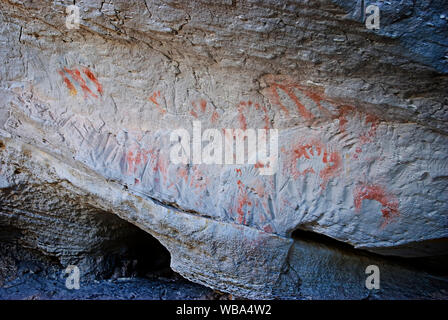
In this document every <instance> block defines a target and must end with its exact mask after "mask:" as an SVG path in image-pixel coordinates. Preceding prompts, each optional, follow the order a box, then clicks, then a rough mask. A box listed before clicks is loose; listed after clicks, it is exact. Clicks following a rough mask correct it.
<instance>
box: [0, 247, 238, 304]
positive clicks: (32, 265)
mask: <svg viewBox="0 0 448 320" xmlns="http://www.w3.org/2000/svg"><path fill="white" fill-rule="evenodd" d="M0 248H1V249H0V251H1V255H0V299H1V300H139V299H141V300H178V299H179V300H197V299H201V300H209V299H221V300H222V299H226V300H227V299H229V298H231V296H230V295H228V294H224V293H219V292H217V291H214V290H212V289H210V288H207V287H204V286H201V285H199V284H195V283H192V282H190V281H188V280H185V279H184V278H182V277H181V276H180V275H178V274H177V273H175V272H173V271H172V270H171V269H170V268H169V267H165V268H163V269H161V270H153V271H151V272H149V273H147V274H146V275H145V276H138V275H136V274H135V273H134V275H133V276H130V277H120V275H119V274H118V273H116V274H114V275H113V276H112V277H111V278H109V279H100V280H95V279H91V278H90V279H89V278H87V279H83V278H82V276H81V279H80V288H79V289H68V288H67V287H66V285H65V283H66V277H67V274H66V273H65V269H64V268H62V267H61V266H58V265H55V264H52V263H51V262H50V261H48V260H46V261H45V260H43V259H41V257H37V256H36V254H35V253H33V252H30V251H28V250H24V249H20V248H19V249H18V248H17V246H15V245H7V244H5V243H2V244H1V245H0ZM11 249H14V251H11ZM12 253H14V255H12ZM18 253H19V254H18Z"/></svg>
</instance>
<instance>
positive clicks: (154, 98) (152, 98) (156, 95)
mask: <svg viewBox="0 0 448 320" xmlns="http://www.w3.org/2000/svg"><path fill="white" fill-rule="evenodd" d="M158 98H163V96H162V94H161V93H160V91H155V92H154V93H153V94H152V96H150V97H149V98H148V99H149V101H151V102H152V103H154V104H155V106H156V108H157V110H158V111H159V112H160V113H161V114H162V115H164V114H165V113H166V110H165V109H164V108H163V107H162V106H161V105H160V103H159V102H158Z"/></svg>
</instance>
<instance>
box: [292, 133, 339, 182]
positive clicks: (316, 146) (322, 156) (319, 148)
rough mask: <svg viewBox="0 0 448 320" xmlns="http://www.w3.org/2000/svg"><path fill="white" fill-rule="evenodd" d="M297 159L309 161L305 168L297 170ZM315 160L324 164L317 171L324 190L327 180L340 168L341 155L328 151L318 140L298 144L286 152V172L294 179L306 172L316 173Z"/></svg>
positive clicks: (335, 174) (336, 173)
mask: <svg viewBox="0 0 448 320" xmlns="http://www.w3.org/2000/svg"><path fill="white" fill-rule="evenodd" d="M299 161H309V162H310V164H309V166H308V167H307V168H305V169H303V170H299V169H298V168H297V165H298V163H299ZM317 162H321V163H323V164H325V167H324V168H322V169H321V170H320V171H319V177H320V178H321V181H322V182H321V184H320V186H321V188H322V190H325V188H326V186H327V184H328V182H329V181H330V180H331V179H332V178H334V177H336V176H337V175H338V174H339V173H340V170H341V168H342V157H341V155H340V154H339V152H337V151H332V152H331V151H328V150H327V148H326V147H324V146H323V145H322V143H321V142H319V141H313V142H311V143H307V144H299V145H297V146H295V147H293V148H292V149H291V150H290V151H288V152H287V157H286V161H285V170H286V172H285V173H286V174H290V175H291V176H292V177H293V178H294V179H297V178H299V177H300V176H306V175H307V174H317V172H316V169H315V168H314V166H316V165H317V166H318V163H317Z"/></svg>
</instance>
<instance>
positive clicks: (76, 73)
mask: <svg viewBox="0 0 448 320" xmlns="http://www.w3.org/2000/svg"><path fill="white" fill-rule="evenodd" d="M64 71H65V72H67V73H68V74H69V75H70V76H71V77H72V78H73V80H75V81H76V82H77V83H78V84H79V85H80V86H81V89H82V91H83V92H84V97H85V98H87V96H88V94H90V95H91V96H92V97H94V98H98V96H97V95H96V94H94V93H93V92H92V90H90V88H89V87H88V86H87V83H86V81H85V80H84V79H83V77H82V76H81V72H79V70H78V69H72V70H70V69H68V68H64Z"/></svg>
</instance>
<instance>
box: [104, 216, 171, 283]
mask: <svg viewBox="0 0 448 320" xmlns="http://www.w3.org/2000/svg"><path fill="white" fill-rule="evenodd" d="M121 223H122V224H123V226H122V228H125V229H126V232H125V233H123V235H122V236H121V237H119V238H118V239H114V240H112V241H110V242H107V243H105V245H104V249H103V250H104V255H103V256H102V257H103V259H104V260H103V259H99V261H100V262H103V266H101V268H100V269H102V270H100V271H102V273H103V274H102V277H103V278H129V277H131V278H133V277H141V278H156V277H166V278H170V277H175V276H177V274H176V273H175V272H174V271H173V270H172V269H171V267H170V261H171V256H170V253H169V251H168V250H167V249H166V248H165V247H164V246H163V245H162V244H161V243H160V242H159V240H157V239H156V238H154V237H153V236H152V235H150V234H149V233H147V232H145V231H143V230H142V229H140V228H138V227H137V226H134V225H133V224H131V223H129V222H126V221H122V222H121Z"/></svg>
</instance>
